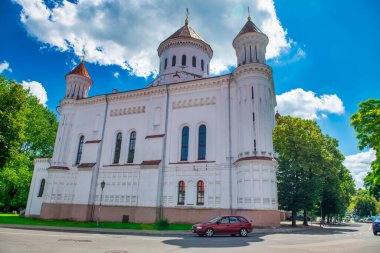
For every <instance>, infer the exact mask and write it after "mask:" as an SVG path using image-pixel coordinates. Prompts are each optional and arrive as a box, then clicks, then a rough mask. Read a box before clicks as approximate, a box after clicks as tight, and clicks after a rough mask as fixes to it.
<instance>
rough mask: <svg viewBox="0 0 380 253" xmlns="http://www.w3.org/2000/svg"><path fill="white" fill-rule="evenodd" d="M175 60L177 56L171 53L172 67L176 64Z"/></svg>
mask: <svg viewBox="0 0 380 253" xmlns="http://www.w3.org/2000/svg"><path fill="white" fill-rule="evenodd" d="M176 61H177V57H176V56H175V55H173V58H172V66H173V67H174V66H175V64H176Z"/></svg>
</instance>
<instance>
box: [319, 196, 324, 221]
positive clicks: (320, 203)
mask: <svg viewBox="0 0 380 253" xmlns="http://www.w3.org/2000/svg"><path fill="white" fill-rule="evenodd" d="M319 206H320V208H321V221H320V223H319V227H322V217H323V216H322V200H320V201H319Z"/></svg>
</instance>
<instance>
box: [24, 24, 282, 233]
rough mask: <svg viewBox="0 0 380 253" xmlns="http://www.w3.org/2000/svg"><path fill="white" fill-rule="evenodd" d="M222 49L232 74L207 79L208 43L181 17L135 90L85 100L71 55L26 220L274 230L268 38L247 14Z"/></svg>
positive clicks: (82, 72)
mask: <svg viewBox="0 0 380 253" xmlns="http://www.w3.org/2000/svg"><path fill="white" fill-rule="evenodd" d="M232 45H233V47H234V49H235V51H236V56H237V67H236V69H235V70H234V71H233V72H232V73H230V74H227V75H222V76H215V77H209V76H208V75H209V64H210V61H211V58H212V55H213V50H212V48H211V46H210V45H209V44H208V43H207V42H205V41H204V40H203V39H202V38H201V37H200V36H199V35H198V34H197V33H196V32H195V31H194V30H193V29H192V28H191V27H190V26H189V23H188V20H187V19H186V21H185V25H184V26H183V27H181V28H180V29H179V30H178V31H176V32H175V33H174V34H173V35H171V36H170V37H169V38H167V39H166V40H165V41H163V42H161V44H160V45H159V47H158V50H157V51H158V56H159V60H160V67H159V75H158V77H157V78H156V79H155V80H154V81H153V82H152V83H150V84H149V85H148V86H147V87H146V88H144V89H140V90H132V91H125V92H118V91H117V90H114V92H113V93H112V94H104V95H96V96H92V97H89V96H88V93H89V90H90V88H91V86H92V85H93V80H92V79H91V77H90V75H89V73H88V71H87V69H86V67H85V64H84V62H83V61H82V62H81V63H80V64H79V65H78V66H77V67H76V68H75V69H73V70H72V71H71V72H70V73H68V74H67V75H66V94H65V97H64V99H62V100H61V101H60V106H59V107H58V109H59V112H60V123H59V127H58V132H57V137H56V141H55V148H54V154H53V157H52V158H51V159H50V158H41V159H35V161H34V166H35V167H34V173H33V179H32V182H31V186H30V192H29V197H28V203H27V208H26V215H27V216H29V217H39V218H41V219H58V220H59V219H65V220H78V221H91V220H100V221H115V222H121V221H122V220H123V218H124V220H126V219H128V218H129V221H130V222H144V223H154V222H155V221H156V220H158V219H159V218H166V219H168V220H169V222H176V223H194V222H199V221H206V220H208V219H209V218H212V217H214V216H217V215H224V214H227V215H228V214H236V215H243V216H245V217H247V218H249V219H252V220H253V223H254V225H261V226H268V225H271V226H276V225H279V223H280V211H279V210H278V201H277V182H276V167H277V162H276V160H275V159H274V151H273V142H272V130H273V128H274V126H275V117H276V115H275V111H274V110H275V106H276V96H275V90H274V84H273V77H272V69H271V67H270V66H268V65H267V64H266V59H265V52H266V46H267V45H268V37H267V36H266V35H265V34H264V33H263V32H262V31H260V29H259V28H258V27H257V26H256V25H255V24H254V23H253V22H252V21H251V18H250V17H248V21H247V22H246V24H245V25H244V27H243V28H242V29H241V31H240V32H239V33H238V34H237V36H236V37H235V39H234V40H233V42H232ZM100 206H101V208H99V207H100Z"/></svg>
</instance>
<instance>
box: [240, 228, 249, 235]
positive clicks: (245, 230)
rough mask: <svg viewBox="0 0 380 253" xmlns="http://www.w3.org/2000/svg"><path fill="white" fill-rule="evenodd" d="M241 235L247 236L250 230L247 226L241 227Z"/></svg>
mask: <svg viewBox="0 0 380 253" xmlns="http://www.w3.org/2000/svg"><path fill="white" fill-rule="evenodd" d="M239 234H240V236H243V237H245V236H247V235H248V230H247V229H246V228H242V229H240V232H239Z"/></svg>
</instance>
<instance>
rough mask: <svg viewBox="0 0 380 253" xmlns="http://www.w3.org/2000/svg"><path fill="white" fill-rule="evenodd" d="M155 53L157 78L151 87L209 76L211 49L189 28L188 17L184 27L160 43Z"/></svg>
mask: <svg viewBox="0 0 380 253" xmlns="http://www.w3.org/2000/svg"><path fill="white" fill-rule="evenodd" d="M157 53H158V57H159V58H160V66H159V76H158V77H157V79H156V80H154V82H153V83H152V84H151V85H153V86H156V85H162V84H168V83H177V82H183V81H192V80H196V79H200V78H205V77H207V76H208V75H209V66H210V61H211V58H212V55H213V51H212V48H211V46H210V45H209V44H208V43H207V42H206V41H205V40H204V39H203V38H202V37H201V36H199V35H198V34H197V33H196V32H195V31H194V29H193V28H191V27H190V26H189V19H188V17H187V18H186V20H185V25H184V26H182V27H181V28H180V29H178V30H177V31H176V32H175V33H173V34H172V35H171V36H169V37H168V38H167V39H166V40H164V41H163V42H161V44H160V45H159V46H158V49H157Z"/></svg>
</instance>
